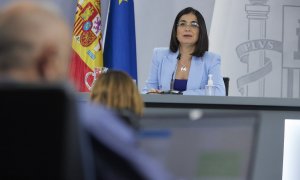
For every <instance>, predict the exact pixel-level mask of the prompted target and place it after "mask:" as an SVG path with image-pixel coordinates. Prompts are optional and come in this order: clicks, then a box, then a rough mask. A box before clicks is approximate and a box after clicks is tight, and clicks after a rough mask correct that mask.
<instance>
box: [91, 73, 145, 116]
mask: <svg viewBox="0 0 300 180" xmlns="http://www.w3.org/2000/svg"><path fill="white" fill-rule="evenodd" d="M91 100H92V102H98V103H101V104H103V105H106V106H107V107H109V108H114V109H117V110H124V109H126V110H130V111H132V112H133V113H134V114H136V115H138V116H142V114H143V110H144V102H143V100H142V97H141V95H140V93H139V91H138V88H137V87H136V85H135V84H134V82H133V80H132V79H131V77H130V76H129V75H128V74H126V73H124V72H122V71H108V72H107V73H105V74H101V75H100V76H99V78H98V79H97V80H96V82H95V84H94V86H93V88H92V90H91Z"/></svg>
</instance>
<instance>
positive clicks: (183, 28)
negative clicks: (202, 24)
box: [176, 13, 199, 46]
mask: <svg viewBox="0 0 300 180" xmlns="http://www.w3.org/2000/svg"><path fill="white" fill-rule="evenodd" d="M176 37H177V40H178V41H179V43H180V45H192V46H194V45H195V44H196V42H197V41H198V38H199V24H198V21H197V18H196V16H195V15H194V14H192V13H190V14H185V15H183V16H181V17H180V19H179V21H178V24H177V34H176Z"/></svg>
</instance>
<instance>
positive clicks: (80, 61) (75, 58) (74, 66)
mask: <svg viewBox="0 0 300 180" xmlns="http://www.w3.org/2000/svg"><path fill="white" fill-rule="evenodd" d="M101 41H102V31H101V6H100V0H78V3H77V9H76V14H75V23H74V30H73V37H72V49H73V52H72V62H71V66H70V75H71V79H72V81H74V83H75V86H76V87H77V89H78V90H79V91H80V92H88V91H89V89H88V88H87V86H86V83H88V84H92V81H93V77H92V76H89V77H88V75H87V73H89V72H93V71H94V68H95V67H102V66H103V49H102V45H101ZM86 78H87V79H86ZM86 81H87V82H86Z"/></svg>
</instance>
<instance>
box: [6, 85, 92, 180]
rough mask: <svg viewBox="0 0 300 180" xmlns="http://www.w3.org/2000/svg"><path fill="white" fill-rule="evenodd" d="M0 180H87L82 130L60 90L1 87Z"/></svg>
mask: <svg viewBox="0 0 300 180" xmlns="http://www.w3.org/2000/svg"><path fill="white" fill-rule="evenodd" d="M0 99H1V103H0V111H1V112H0V120H1V126H0V127H1V129H0V132H1V134H0V142H1V145H0V159H1V160H0V164H1V166H0V168H1V170H0V179H33V180H35V179H39V180H40V179H58V180H62V179H72V180H73V179H86V173H85V172H84V171H85V170H84V169H85V168H84V167H83V164H84V163H83V161H84V160H83V159H84V155H83V154H82V153H81V152H82V142H83V137H82V130H81V127H80V125H79V120H78V119H77V115H76V113H77V111H76V110H75V109H76V108H75V106H74V104H75V103H74V102H73V98H72V97H71V96H70V95H69V94H68V93H67V92H66V91H65V90H64V89H63V88H61V87H45V86H35V85H31V86H28V85H11V84H10V85H1V87H0Z"/></svg>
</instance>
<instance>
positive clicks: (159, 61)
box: [143, 7, 225, 96]
mask: <svg viewBox="0 0 300 180" xmlns="http://www.w3.org/2000/svg"><path fill="white" fill-rule="evenodd" d="M208 44H209V40H208V35H207V30H206V25H205V21H204V18H203V16H202V15H201V13H200V12H199V11H197V10H196V9H194V8H191V7H188V8H185V9H183V10H182V11H180V12H179V13H178V14H177V16H176V18H175V21H174V25H173V29H172V34H171V41H170V47H169V48H155V49H154V52H153V57H152V66H151V70H150V74H149V76H148V79H147V81H146V85H145V87H144V88H143V93H161V92H163V91H169V90H175V91H177V92H180V93H181V94H183V95H205V86H206V85H207V83H208V79H209V76H210V77H211V78H212V82H213V85H214V95H217V96H225V86H224V81H223V77H222V76H221V70H220V64H221V59H220V56H219V55H217V54H214V53H212V52H208Z"/></svg>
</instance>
